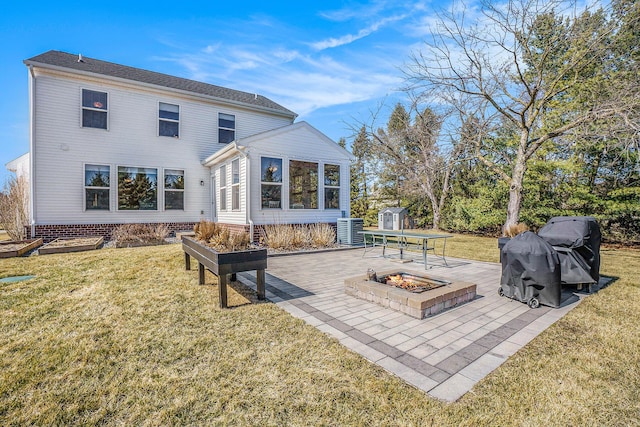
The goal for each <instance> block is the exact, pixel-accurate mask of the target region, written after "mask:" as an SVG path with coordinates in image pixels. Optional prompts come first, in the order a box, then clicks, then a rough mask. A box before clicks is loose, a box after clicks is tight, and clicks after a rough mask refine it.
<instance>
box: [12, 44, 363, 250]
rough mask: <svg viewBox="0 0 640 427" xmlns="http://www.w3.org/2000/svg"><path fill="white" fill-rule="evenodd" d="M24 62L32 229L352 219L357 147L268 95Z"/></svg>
mask: <svg viewBox="0 0 640 427" xmlns="http://www.w3.org/2000/svg"><path fill="white" fill-rule="evenodd" d="M24 63H25V64H26V65H27V67H28V70H29V76H30V79H29V94H30V152H29V156H28V159H29V167H28V171H29V175H30V176H29V178H30V179H29V181H30V193H31V200H30V208H31V209H30V214H31V218H30V219H31V227H30V230H29V233H28V234H29V235H30V236H32V237H43V238H44V239H45V240H51V239H54V238H57V237H70V236H81V235H103V236H106V237H109V235H110V233H111V231H112V230H113V228H114V227H116V226H117V225H119V224H125V223H152V224H160V223H161V224H166V225H167V226H168V227H169V228H170V229H171V230H172V231H177V230H188V229H191V228H192V227H193V225H194V224H195V223H196V222H198V221H200V220H201V219H208V220H213V221H216V222H220V223H225V224H229V225H230V226H231V227H233V228H235V229H245V230H247V231H249V230H253V231H255V228H256V227H255V226H260V225H264V224H271V223H296V224H301V223H315V222H326V223H335V222H336V220H337V218H340V217H348V216H349V165H350V162H351V161H352V160H353V156H352V155H351V154H350V153H348V152H347V151H346V150H344V149H342V148H341V147H340V146H339V145H337V144H336V143H335V142H334V141H332V140H330V139H329V138H328V137H327V136H325V135H323V134H322V133H321V132H319V131H318V130H316V129H314V128H313V127H312V126H310V125H309V124H307V123H305V122H298V123H295V118H296V114H295V113H293V112H292V111H290V110H288V109H286V108H284V107H282V106H281V105H279V104H277V103H275V102H273V101H271V100H269V99H267V98H265V97H263V96H260V95H257V94H251V93H246V92H240V91H236V90H231V89H227V88H223V87H219V86H215V85H210V84H206V83H202V82H196V81H193V80H188V79H183V78H179V77H174V76H169V75H166V74H160V73H156V72H151V71H146V70H141V69H138V68H133V67H127V66H123V65H118V64H113V63H109V62H105V61H100V60H96V59H92V58H87V57H83V56H81V55H72V54H68V53H64V52H59V51H49V52H46V53H43V54H41V55H38V56H35V57H33V58H30V59H27V60H25V61H24Z"/></svg>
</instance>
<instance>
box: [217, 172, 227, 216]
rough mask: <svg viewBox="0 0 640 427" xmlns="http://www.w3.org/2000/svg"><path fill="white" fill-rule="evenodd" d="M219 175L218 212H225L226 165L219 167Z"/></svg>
mask: <svg viewBox="0 0 640 427" xmlns="http://www.w3.org/2000/svg"><path fill="white" fill-rule="evenodd" d="M218 174H219V175H220V176H219V178H218V180H219V181H220V185H219V189H220V190H219V192H220V212H222V211H225V212H226V211H227V165H226V164H224V165H221V166H220V168H219V169H218Z"/></svg>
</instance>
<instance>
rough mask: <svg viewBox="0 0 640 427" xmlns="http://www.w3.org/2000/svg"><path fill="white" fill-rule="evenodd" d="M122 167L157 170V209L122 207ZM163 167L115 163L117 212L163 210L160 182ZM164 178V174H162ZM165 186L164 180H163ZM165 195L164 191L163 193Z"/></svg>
mask: <svg viewBox="0 0 640 427" xmlns="http://www.w3.org/2000/svg"><path fill="white" fill-rule="evenodd" d="M120 168H136V169H154V170H155V171H156V208H155V209H120ZM161 170H162V168H160V167H157V166H127V165H122V164H117V165H115V172H116V182H115V185H116V211H117V212H161V209H160V208H159V206H160V202H161V200H160V194H161V192H160V191H159V188H158V184H159V178H160V171H161ZM162 177H163V178H164V175H163V176H162ZM162 185H163V187H164V181H163V184H162ZM162 195H163V196H164V193H162ZM162 205H163V206H164V200H162Z"/></svg>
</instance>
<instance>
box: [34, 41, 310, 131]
mask: <svg viewBox="0 0 640 427" xmlns="http://www.w3.org/2000/svg"><path fill="white" fill-rule="evenodd" d="M24 63H25V64H26V65H34V66H48V67H49V68H65V69H68V70H73V71H76V72H81V73H90V74H98V75H101V76H107V77H112V78H117V79H125V80H131V81H135V82H140V83H146V84H150V85H154V86H160V87H162V88H169V89H175V90H180V91H185V92H191V93H193V94H197V95H205V96H208V97H213V98H216V99H218V100H222V101H228V102H231V103H234V104H242V105H246V106H250V107H254V108H259V109H263V110H270V111H272V112H276V113H279V114H282V115H285V116H290V117H292V118H295V117H296V116H297V114H296V113H294V112H292V111H291V110H289V109H287V108H285V107H283V106H282V105H280V104H277V103H275V102H273V101H271V100H270V99H268V98H265V97H264V96H262V95H258V94H253V93H248V92H242V91H239V90H234V89H228V88H225V87H222V86H216V85H212V84H209V83H203V82H198V81H195V80H189V79H184V78H182V77H175V76H171V75H168V74H162V73H157V72H155V71H147V70H143V69H140V68H134V67H128V66H126V65H119V64H114V63H112V62H106V61H101V60H98V59H93V58H89V57H86V56H80V55H74V54H70V53H66V52H60V51H57V50H50V51H48V52H45V53H42V54H40V55H37V56H34V57H33V58H29V59H26V60H25V61H24Z"/></svg>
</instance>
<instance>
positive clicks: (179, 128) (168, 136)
mask: <svg viewBox="0 0 640 427" xmlns="http://www.w3.org/2000/svg"><path fill="white" fill-rule="evenodd" d="M162 104H165V105H171V106H173V107H178V119H169V118H166V117H160V111H168V110H161V105H162ZM181 110H182V108H181V106H180V104H172V103H170V102H163V101H158V132H157V133H158V136H162V137H167V138H176V139H179V138H180V134H181V133H182V129H181V127H180V111H181ZM170 112H173V111H170ZM160 122H168V123H177V124H178V134H177V135H161V134H160Z"/></svg>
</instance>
